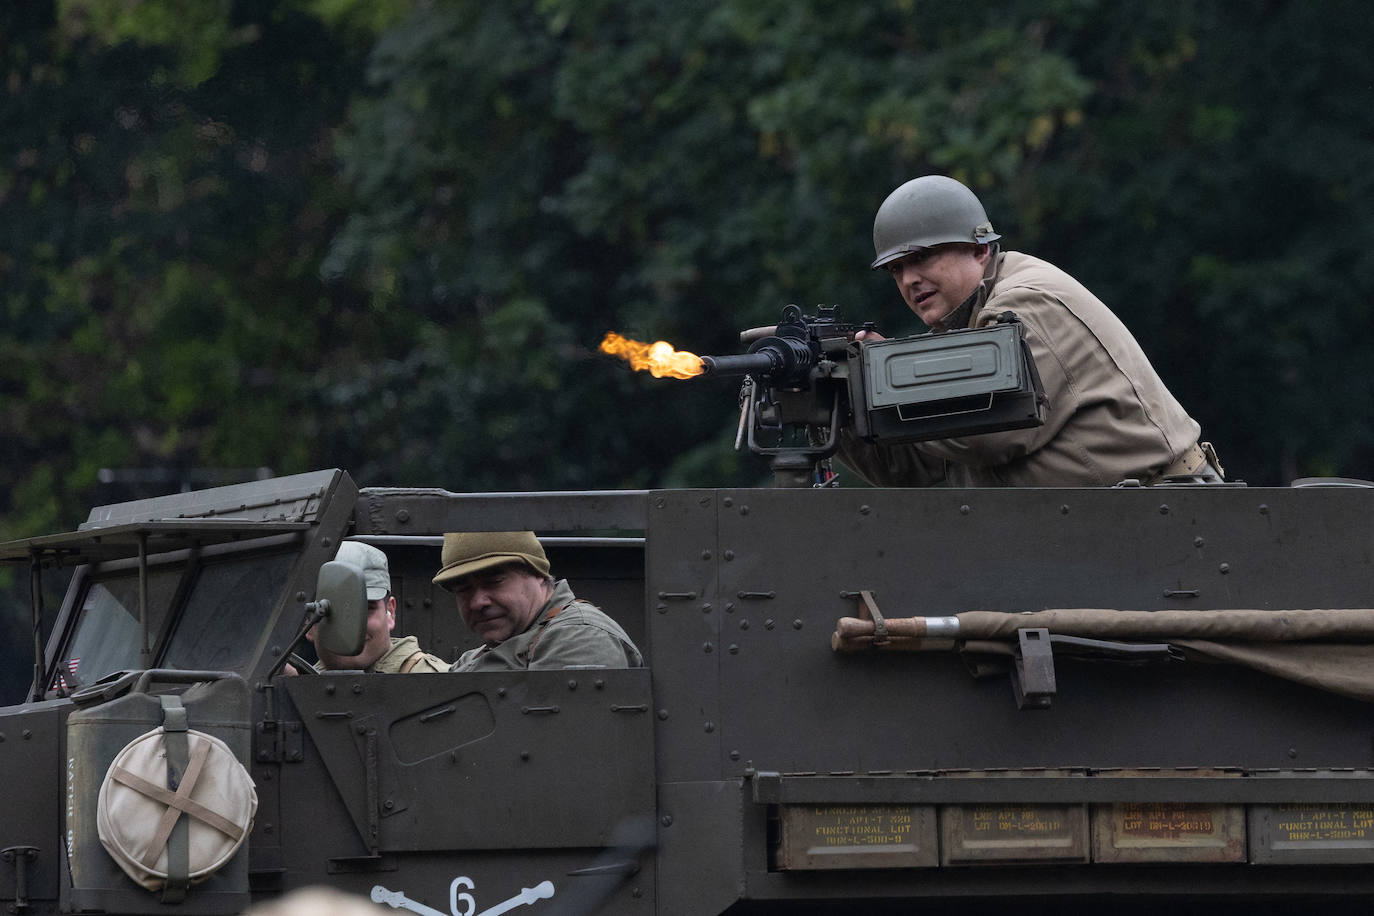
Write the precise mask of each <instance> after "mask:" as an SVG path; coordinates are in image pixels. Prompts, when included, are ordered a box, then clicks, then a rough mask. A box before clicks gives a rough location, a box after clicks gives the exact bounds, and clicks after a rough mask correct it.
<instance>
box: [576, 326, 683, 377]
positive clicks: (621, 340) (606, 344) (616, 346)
mask: <svg viewBox="0 0 1374 916" xmlns="http://www.w3.org/2000/svg"><path fill="white" fill-rule="evenodd" d="M601 352H602V353H609V354H611V355H612V356H619V357H620V358H621V359H623V360H625V361H626V362H627V363H629V364H630V366H631V367H632V368H634V369H635V371H637V372H642V371H644V370H645V369H647V370H649V373H650V374H651V375H653V377H654V378H665V377H667V378H692V377H693V376H695V375H701V373H703V372H705V371H706V370H705V369H703V368H702V366H701V357H700V356H697V355H696V354H695V353H688V352H686V351H684V350H674V349H673V345H672V344H670V343H668V342H667V341H666V340H659V341H655V342H654V343H651V344H647V343H642V342H640V341H638V340H630V339H629V338H628V337H621V336H620V335H619V334H617V333H616V332H615V331H607V332H606V339H605V340H603V341H601Z"/></svg>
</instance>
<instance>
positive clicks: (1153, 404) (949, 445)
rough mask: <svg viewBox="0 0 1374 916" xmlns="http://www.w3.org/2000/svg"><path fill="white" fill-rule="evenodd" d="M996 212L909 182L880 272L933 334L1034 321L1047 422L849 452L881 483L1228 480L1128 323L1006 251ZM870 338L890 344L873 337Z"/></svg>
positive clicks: (954, 187)
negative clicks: (991, 214)
mask: <svg viewBox="0 0 1374 916" xmlns="http://www.w3.org/2000/svg"><path fill="white" fill-rule="evenodd" d="M999 238H1001V236H999V235H998V234H997V233H996V232H994V231H993V228H992V223H991V222H989V221H988V217H987V213H986V212H985V211H984V209H983V205H982V203H981V202H979V200H978V198H977V197H976V196H975V195H974V193H973V192H972V191H970V190H969V189H968V188H966V187H965V186H964V185H962V184H960V183H959V182H958V181H955V180H954V179H953V178H946V177H944V176H941V175H926V176H924V177H922V178H916V179H914V180H912V181H908V182H907V183H905V184H903V185H902V186H901V187H899V188H897V189H896V190H895V191H893V192H892V193H891V194H890V195H888V198H887V200H885V201H883V204H882V206H881V207H879V208H878V214H877V216H876V218H875V219H874V221H873V245H874V249H875V253H876V255H877V256H876V258H875V259H874V261H873V263H872V264H871V265H870V266H871V267H872V269H874V270H886V271H887V272H888V273H890V274H892V278H893V280H895V281H896V283H897V288H898V290H899V291H900V292H901V294H902V299H903V300H904V301H905V302H906V304H907V306H908V307H909V308H910V309H911V311H912V312H914V313H915V314H916V316H917V317H918V318H920V319H921V320H922V321H923V322H925V323H926V324H927V325H928V326H929V327H930V328H931V330H932V331H933V332H935V333H942V332H945V331H953V330H957V329H962V328H981V327H983V326H985V325H988V324H991V323H993V322H994V321H995V320H996V318H997V316H998V315H1000V314H1001V313H1003V312H1008V311H1010V312H1013V313H1015V314H1016V316H1017V317H1018V318H1020V319H1021V322H1022V324H1023V325H1024V327H1025V331H1026V340H1027V342H1028V343H1029V345H1030V350H1031V355H1032V356H1033V358H1034V359H1035V364H1036V367H1037V369H1038V371H1039V374H1040V378H1041V381H1042V382H1043V384H1044V390H1045V395H1046V397H1047V399H1048V404H1047V409H1046V411H1045V423H1044V425H1042V426H1039V427H1033V428H1029V429H1017V430H1010V431H1006V432H997V433H986V434H982V435H976V436H968V437H965V438H958V439H941V440H932V441H928V442H916V443H910V444H903V445H875V444H870V443H866V442H864V441H862V440H861V439H859V438H858V437H857V436H855V435H854V434H853V432H852V431H844V432H842V433H841V438H840V449H839V458H840V460H841V461H843V462H844V463H845V464H847V465H848V466H849V467H851V468H852V469H853V470H854V471H855V472H857V473H858V474H859V476H860V477H862V478H864V479H865V480H867V481H868V482H869V483H872V484H874V485H876V486H897V487H909V486H932V485H945V486H955V487H998V486H1022V487H1094V486H1111V485H1113V484H1115V483H1117V482H1119V481H1121V480H1124V479H1126V478H1135V479H1137V480H1139V481H1140V482H1141V483H1144V484H1152V483H1157V482H1159V481H1161V480H1163V479H1165V478H1166V477H1169V478H1181V479H1187V480H1192V481H1196V482H1204V483H1219V482H1220V481H1221V479H1222V476H1221V469H1220V466H1219V465H1218V463H1217V459H1216V453H1215V452H1214V451H1213V450H1212V447H1211V445H1210V444H1209V443H1205V442H1199V441H1198V434H1199V432H1200V431H1201V430H1200V427H1199V426H1198V424H1197V422H1196V421H1195V420H1193V418H1192V417H1190V416H1188V413H1187V411H1185V410H1184V409H1183V407H1182V406H1181V405H1180V404H1179V402H1178V401H1177V400H1175V399H1174V396H1173V395H1172V394H1170V393H1169V390H1168V388H1166V387H1165V386H1164V382H1163V381H1161V380H1160V378H1159V375H1158V374H1157V373H1156V372H1155V370H1154V367H1153V366H1151V365H1150V361H1149V359H1147V358H1146V356H1145V353H1144V351H1143V350H1141V348H1140V345H1139V344H1138V343H1137V342H1136V340H1135V338H1134V337H1133V336H1131V332H1130V331H1128V330H1127V329H1126V326H1125V325H1124V324H1122V323H1121V321H1120V319H1118V318H1117V317H1116V315H1114V314H1113V313H1112V311H1111V310H1110V309H1108V308H1107V306H1106V305H1104V304H1103V303H1102V302H1101V300H1099V299H1098V298H1097V297H1096V296H1094V295H1093V294H1092V293H1091V292H1089V291H1088V290H1087V288H1085V287H1084V286H1083V285H1082V284H1081V283H1079V282H1078V281H1077V280H1075V279H1074V278H1073V277H1071V276H1069V275H1068V274H1067V273H1065V272H1064V271H1062V270H1060V269H1059V268H1057V267H1055V266H1054V265H1052V264H1049V263H1047V262H1045V261H1042V260H1040V259H1039V258H1034V257H1031V256H1030V255H1026V254H1019V253H1017V252H1014V251H1006V252H1003V251H1001V250H1000V248H999V246H998V244H997V240H998V239H999ZM856 338H857V339H858V340H870V341H872V340H881V339H882V337H881V336H880V335H878V334H877V333H876V332H872V331H860V332H859V333H858V334H857V335H856Z"/></svg>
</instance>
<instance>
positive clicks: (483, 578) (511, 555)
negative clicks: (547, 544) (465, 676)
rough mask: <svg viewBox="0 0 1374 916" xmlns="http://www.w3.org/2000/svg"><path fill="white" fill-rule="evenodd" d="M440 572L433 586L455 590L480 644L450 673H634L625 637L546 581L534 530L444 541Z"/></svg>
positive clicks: (562, 586)
mask: <svg viewBox="0 0 1374 916" xmlns="http://www.w3.org/2000/svg"><path fill="white" fill-rule="evenodd" d="M441 560H442V563H443V568H442V569H440V570H439V574H438V575H436V576H435V577H434V584H435V585H438V586H441V587H443V588H446V589H448V590H449V591H451V592H453V594H454V597H455V599H456V600H457V603H458V612H459V613H460V614H461V615H462V616H463V622H464V623H466V624H467V625H468V628H469V629H471V630H472V632H473V633H475V634H477V636H478V637H480V638H481V640H482V645H481V646H478V647H477V648H476V649H470V650H468V651H467V652H464V653H463V655H462V656H461V657H460V658H459V659H458V661H457V662H456V663H455V664H454V666H453V669H452V670H454V671H508V670H512V669H521V668H574V667H598V668H638V667H640V666H641V665H643V664H644V658H643V656H641V655H640V652H639V649H637V648H636V647H635V644H634V642H633V641H631V639H630V637H629V636H628V635H626V633H625V631H624V630H623V629H621V627H620V624H618V623H616V622H615V621H614V620H612V619H611V618H610V617H608V616H607V615H606V614H605V613H603V612H602V611H601V610H600V609H599V608H597V607H596V606H595V605H592V604H588V603H587V602H586V601H582V600H580V599H579V598H578V597H577V596H576V595H574V594H573V591H572V587H571V586H569V585H568V581H567V580H566V579H557V580H555V579H554V578H553V577H552V576H551V575H549V559H548V557H547V556H546V555H545V554H544V547H543V545H542V544H540V543H539V539H538V538H537V537H535V536H534V532H532V531H477V532H462V533H449V534H445V535H444V549H443V555H442V558H441Z"/></svg>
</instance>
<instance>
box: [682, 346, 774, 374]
mask: <svg viewBox="0 0 1374 916" xmlns="http://www.w3.org/2000/svg"><path fill="white" fill-rule="evenodd" d="M780 366H781V363H780V361H779V360H778V359H777V356H776V354H773V353H771V352H761V353H742V354H739V355H736V356H703V357H702V358H701V367H702V368H703V369H704V370H706V372H707V373H708V374H713V375H759V376H764V377H767V376H770V375H772V374H773V373H774V372H775V371H777V369H778V368H780Z"/></svg>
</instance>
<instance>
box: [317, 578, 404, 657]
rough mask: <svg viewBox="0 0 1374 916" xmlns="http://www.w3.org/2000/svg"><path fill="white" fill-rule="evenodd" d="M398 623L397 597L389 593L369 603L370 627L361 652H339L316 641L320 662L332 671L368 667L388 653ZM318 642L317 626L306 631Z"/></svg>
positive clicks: (368, 624)
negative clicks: (345, 653) (328, 648)
mask: <svg viewBox="0 0 1374 916" xmlns="http://www.w3.org/2000/svg"><path fill="white" fill-rule="evenodd" d="M395 627H396V599H395V597H393V596H391V595H388V596H387V597H385V598H378V599H377V600H376V601H369V602H368V603H367V631H366V636H365V637H364V638H363V650H362V651H361V652H359V653H358V654H357V655H335V654H334V653H333V652H330V651H329V650H327V649H324V648H322V647H321V646H320V645H319V643H315V653H316V654H317V655H319V657H320V662H321V664H323V665H324V666H325V667H326V668H328V669H329V670H330V671H352V670H354V669H362V668H366V667H368V666H369V665H371V664H372V663H373V662H375V661H376V660H377V659H379V658H381V657H382V656H383V655H385V654H386V651H387V650H388V649H390V648H391V631H392V630H393V629H395ZM305 635H306V638H307V639H309V640H310V641H311V642H315V628H314V627H311V628H310V632H309V633H307V634H305Z"/></svg>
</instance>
